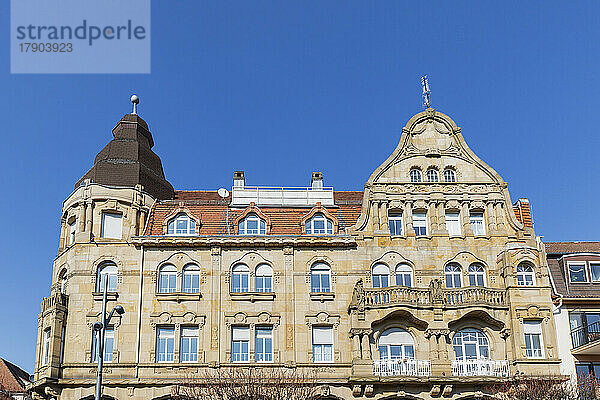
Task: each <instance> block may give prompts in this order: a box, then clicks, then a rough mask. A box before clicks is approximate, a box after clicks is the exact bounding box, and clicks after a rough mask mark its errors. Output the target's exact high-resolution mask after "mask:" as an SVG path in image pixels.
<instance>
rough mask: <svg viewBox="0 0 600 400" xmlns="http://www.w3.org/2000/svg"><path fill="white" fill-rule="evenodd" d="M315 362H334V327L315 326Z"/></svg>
mask: <svg viewBox="0 0 600 400" xmlns="http://www.w3.org/2000/svg"><path fill="white" fill-rule="evenodd" d="M312 339H313V362H316V363H318V362H333V328H332V327H330V326H313V329H312Z"/></svg>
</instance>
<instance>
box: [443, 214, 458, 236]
mask: <svg viewBox="0 0 600 400" xmlns="http://www.w3.org/2000/svg"><path fill="white" fill-rule="evenodd" d="M446 230H447V231H448V235H449V236H460V214H459V213H457V212H446Z"/></svg>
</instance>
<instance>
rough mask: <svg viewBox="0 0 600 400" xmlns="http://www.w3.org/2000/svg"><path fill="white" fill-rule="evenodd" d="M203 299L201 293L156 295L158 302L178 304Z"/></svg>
mask: <svg viewBox="0 0 600 400" xmlns="http://www.w3.org/2000/svg"><path fill="white" fill-rule="evenodd" d="M201 298H202V294H201V293H184V292H178V293H156V300H158V301H176V302H178V303H181V302H182V301H193V300H196V301H197V300H200V299H201Z"/></svg>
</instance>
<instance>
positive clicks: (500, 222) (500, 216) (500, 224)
mask: <svg viewBox="0 0 600 400" xmlns="http://www.w3.org/2000/svg"><path fill="white" fill-rule="evenodd" d="M496 229H497V230H498V231H504V207H502V202H498V203H496Z"/></svg>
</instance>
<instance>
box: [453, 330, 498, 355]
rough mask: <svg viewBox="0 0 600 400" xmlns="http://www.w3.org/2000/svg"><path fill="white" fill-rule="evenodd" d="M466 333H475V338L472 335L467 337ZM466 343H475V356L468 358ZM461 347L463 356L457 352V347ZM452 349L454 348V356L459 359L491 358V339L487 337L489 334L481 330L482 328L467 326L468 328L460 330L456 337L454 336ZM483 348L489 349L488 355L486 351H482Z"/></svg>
mask: <svg viewBox="0 0 600 400" xmlns="http://www.w3.org/2000/svg"><path fill="white" fill-rule="evenodd" d="M466 335H469V336H471V335H475V339H474V340H473V339H472V338H471V337H469V338H465V336H466ZM459 339H460V344H458V341H459ZM465 343H467V344H471V345H472V344H474V345H475V350H476V351H475V358H472V357H471V358H467V351H466V350H467V346H466V345H465ZM457 347H460V349H461V353H462V354H461V356H460V357H459V355H458V354H457V353H456V348H457ZM452 349H453V350H454V356H455V358H456V359H457V360H489V359H490V341H489V339H488V338H487V335H486V334H485V333H484V332H483V331H481V330H480V329H476V328H466V329H461V330H460V331H458V332H456V334H455V335H454V337H453V338H452ZM483 349H487V356H486V355H484V354H483V353H484V351H482V350H483Z"/></svg>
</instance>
